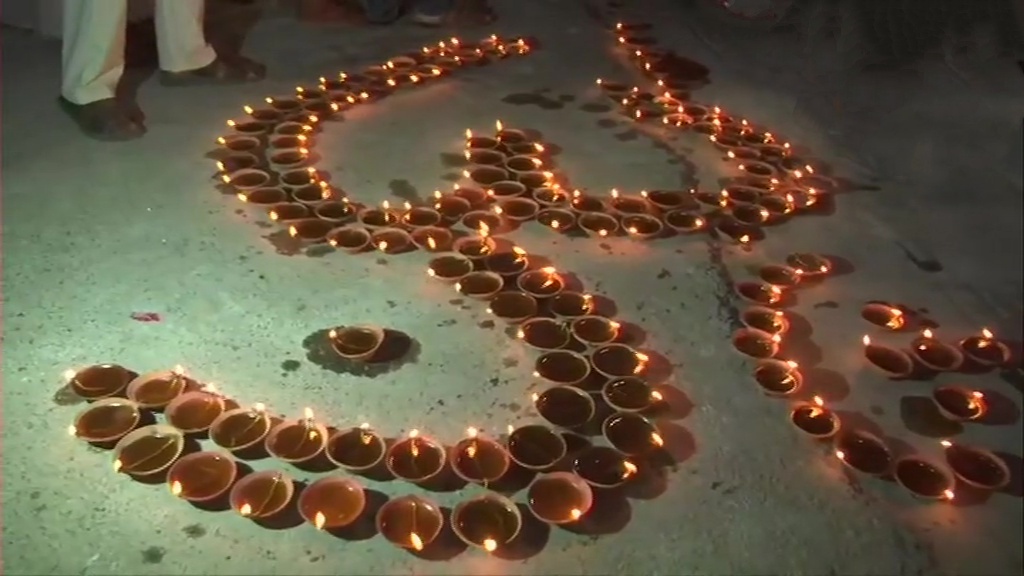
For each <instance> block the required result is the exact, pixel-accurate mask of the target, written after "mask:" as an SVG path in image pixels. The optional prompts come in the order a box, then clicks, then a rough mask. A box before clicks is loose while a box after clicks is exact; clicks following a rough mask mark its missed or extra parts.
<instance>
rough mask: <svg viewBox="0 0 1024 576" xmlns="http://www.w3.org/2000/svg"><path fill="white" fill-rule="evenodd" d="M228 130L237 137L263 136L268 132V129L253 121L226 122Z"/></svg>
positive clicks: (264, 125) (261, 123)
mask: <svg viewBox="0 0 1024 576" xmlns="http://www.w3.org/2000/svg"><path fill="white" fill-rule="evenodd" d="M227 125H228V128H231V129H232V130H233V131H234V133H235V134H234V135H238V136H255V137H258V136H263V135H265V134H266V133H267V132H269V131H270V127H269V126H267V125H266V124H264V123H263V122H257V121H255V120H250V119H245V120H228V121H227Z"/></svg>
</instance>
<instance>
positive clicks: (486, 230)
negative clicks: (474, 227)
mask: <svg viewBox="0 0 1024 576" xmlns="http://www.w3.org/2000/svg"><path fill="white" fill-rule="evenodd" d="M478 232H479V234H480V237H481V238H486V237H487V236H489V235H490V234H491V227H490V226H488V225H487V222H483V221H481V222H480V229H479V230H478Z"/></svg>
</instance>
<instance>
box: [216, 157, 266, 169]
mask: <svg viewBox="0 0 1024 576" xmlns="http://www.w3.org/2000/svg"><path fill="white" fill-rule="evenodd" d="M259 163H260V159H259V158H257V157H256V155H255V154H252V153H249V152H230V153H228V154H226V155H225V156H223V157H222V158H221V159H220V160H218V161H217V172H218V173H219V174H231V173H233V172H238V171H239V170H247V169H252V168H257V167H258V166H259Z"/></svg>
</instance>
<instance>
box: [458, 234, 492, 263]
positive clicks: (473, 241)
mask: <svg viewBox="0 0 1024 576" xmlns="http://www.w3.org/2000/svg"><path fill="white" fill-rule="evenodd" d="M496 248H497V245H496V244H495V243H494V239H493V238H491V237H490V236H488V235H487V234H481V235H479V236H463V237H462V238H459V239H457V240H455V242H454V243H453V244H452V250H454V251H455V252H456V253H457V254H460V255H461V256H463V257H465V258H468V259H469V260H471V261H474V262H475V261H481V262H482V261H483V260H484V259H485V258H486V257H487V256H489V255H490V254H492V253H493V252H494V250H495V249H496Z"/></svg>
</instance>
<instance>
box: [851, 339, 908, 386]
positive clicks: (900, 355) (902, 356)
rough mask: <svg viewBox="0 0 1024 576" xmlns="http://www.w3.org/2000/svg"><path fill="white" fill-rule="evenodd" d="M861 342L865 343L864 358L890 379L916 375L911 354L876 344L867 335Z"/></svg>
mask: <svg viewBox="0 0 1024 576" xmlns="http://www.w3.org/2000/svg"><path fill="white" fill-rule="evenodd" d="M861 341H862V342H863V343H864V357H865V358H867V360H868V362H869V363H870V364H871V365H872V366H874V367H875V368H877V369H878V370H881V371H882V372H883V373H884V374H886V375H887V376H889V377H890V378H906V377H908V376H910V375H911V374H913V373H914V360H913V359H912V358H911V357H910V354H907V353H906V352H904V351H903V350H900V349H898V348H893V347H891V346H885V345H884V344H874V343H872V342H871V337H870V336H867V335H865V336H864V338H862V339H861Z"/></svg>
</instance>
